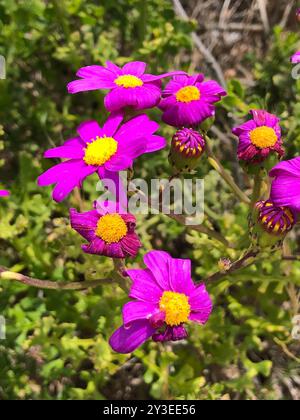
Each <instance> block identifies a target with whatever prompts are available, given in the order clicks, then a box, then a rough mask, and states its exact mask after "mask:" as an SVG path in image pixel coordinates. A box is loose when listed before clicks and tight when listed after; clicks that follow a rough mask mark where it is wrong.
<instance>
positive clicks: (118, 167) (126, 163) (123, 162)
mask: <svg viewBox="0 0 300 420" xmlns="http://www.w3.org/2000/svg"><path fill="white" fill-rule="evenodd" d="M138 147H139V146H138ZM132 163H133V162H132V158H131V157H130V156H124V155H122V154H121V153H119V151H118V152H117V153H116V154H115V156H113V157H112V158H111V159H110V160H109V161H108V162H106V163H105V164H104V167H105V169H107V170H108V171H110V172H118V171H124V170H125V169H128V168H130V167H131V166H132Z"/></svg>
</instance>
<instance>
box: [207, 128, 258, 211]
mask: <svg viewBox="0 0 300 420" xmlns="http://www.w3.org/2000/svg"><path fill="white" fill-rule="evenodd" d="M204 138H205V141H206V153H207V155H208V162H209V163H210V164H211V166H212V167H213V168H214V169H215V170H216V171H217V172H218V173H219V174H220V175H221V177H222V178H223V179H224V181H225V182H226V183H227V185H228V186H229V187H230V188H231V190H232V192H233V193H234V194H235V195H236V196H237V197H238V198H239V200H241V201H242V202H243V203H246V204H250V200H249V197H248V196H247V195H246V194H245V193H244V192H243V191H242V190H241V189H240V188H239V186H238V185H237V184H236V183H235V181H234V179H233V178H232V176H231V175H230V173H228V172H227V171H226V170H225V168H224V167H223V166H222V164H221V162H220V161H219V160H218V159H217V158H216V156H215V155H214V154H213V152H212V150H211V148H210V145H209V141H210V138H209V137H208V136H207V134H204Z"/></svg>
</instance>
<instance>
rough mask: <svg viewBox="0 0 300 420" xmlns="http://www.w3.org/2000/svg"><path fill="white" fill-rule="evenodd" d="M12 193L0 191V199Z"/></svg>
mask: <svg viewBox="0 0 300 420" xmlns="http://www.w3.org/2000/svg"><path fill="white" fill-rule="evenodd" d="M9 195H10V192H9V191H7V190H0V197H8V196H9Z"/></svg>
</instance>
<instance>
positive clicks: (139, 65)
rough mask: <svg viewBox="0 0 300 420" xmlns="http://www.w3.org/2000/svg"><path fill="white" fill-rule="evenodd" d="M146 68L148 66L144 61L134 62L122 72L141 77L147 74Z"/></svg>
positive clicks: (124, 67) (128, 64)
mask: <svg viewBox="0 0 300 420" xmlns="http://www.w3.org/2000/svg"><path fill="white" fill-rule="evenodd" d="M146 66H147V64H146V63H144V62H143V61H132V62H130V63H127V64H125V66H123V68H122V72H123V74H132V75H134V76H137V77H139V76H141V75H142V74H144V73H145V69H146Z"/></svg>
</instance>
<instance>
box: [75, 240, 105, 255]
mask: <svg viewBox="0 0 300 420" xmlns="http://www.w3.org/2000/svg"><path fill="white" fill-rule="evenodd" d="M81 248H82V250H83V251H84V252H85V253H87V254H94V255H105V256H109V255H106V254H105V253H104V250H105V242H104V241H103V240H102V239H101V238H98V237H97V236H95V238H94V239H93V240H92V241H91V243H89V244H85V245H82V246H81Z"/></svg>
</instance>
